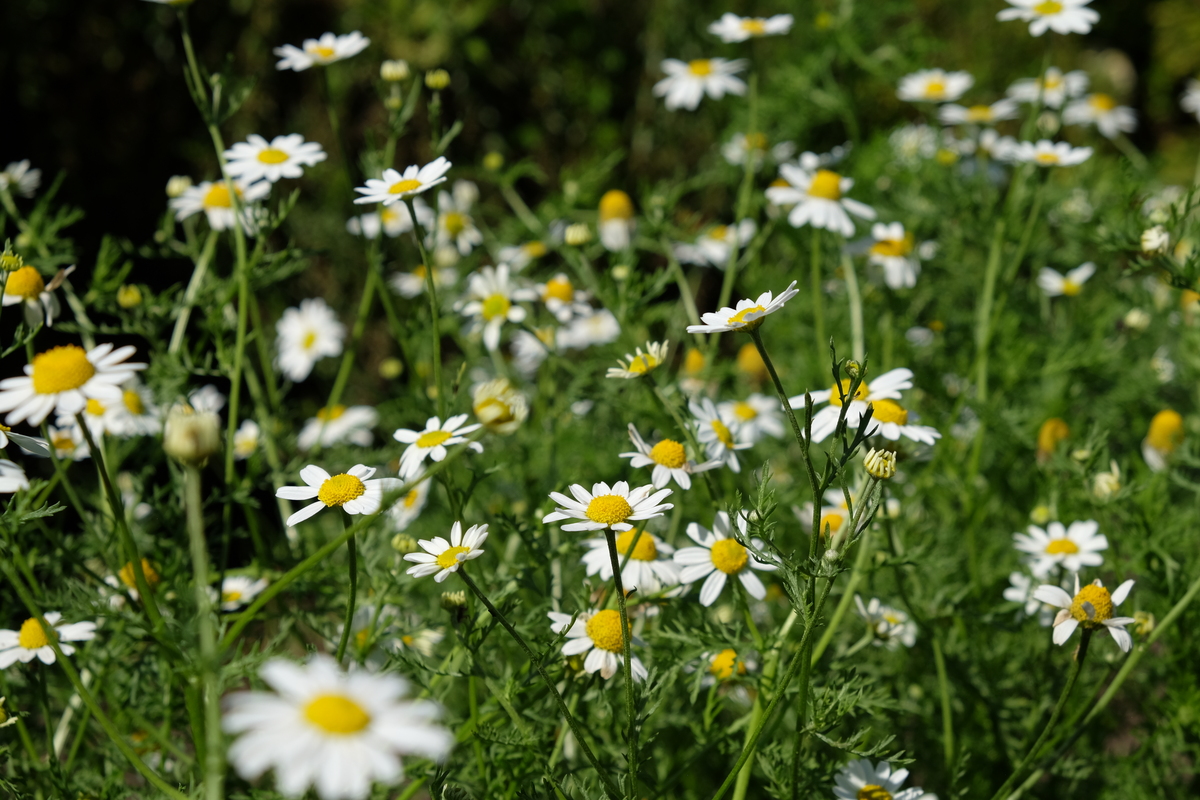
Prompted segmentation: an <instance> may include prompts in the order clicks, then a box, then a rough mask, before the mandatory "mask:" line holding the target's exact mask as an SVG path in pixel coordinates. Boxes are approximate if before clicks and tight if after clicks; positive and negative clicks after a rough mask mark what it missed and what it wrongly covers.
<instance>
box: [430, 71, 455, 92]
mask: <svg viewBox="0 0 1200 800" xmlns="http://www.w3.org/2000/svg"><path fill="white" fill-rule="evenodd" d="M425 85H426V86H427V87H429V88H430V89H433V90H434V91H435V92H440V91H441V90H442V89H445V88H446V87H447V86H449V85H450V73H449V72H446V70H444V69H431V70H430V71H429V72H426V73H425Z"/></svg>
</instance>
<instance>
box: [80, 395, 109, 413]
mask: <svg viewBox="0 0 1200 800" xmlns="http://www.w3.org/2000/svg"><path fill="white" fill-rule="evenodd" d="M83 410H84V411H86V412H87V413H88V414H90V415H92V416H93V417H102V416H104V403H101V402H100V401H99V400H97V399H96V398H94V397H90V398H88V401H87V405H86V406H84V409H83Z"/></svg>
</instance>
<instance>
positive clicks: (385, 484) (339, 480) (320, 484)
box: [275, 464, 401, 528]
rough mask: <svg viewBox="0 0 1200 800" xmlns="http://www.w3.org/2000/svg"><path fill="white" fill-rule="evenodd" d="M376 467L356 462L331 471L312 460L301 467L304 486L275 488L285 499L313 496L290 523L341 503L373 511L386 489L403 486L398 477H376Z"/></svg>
mask: <svg viewBox="0 0 1200 800" xmlns="http://www.w3.org/2000/svg"><path fill="white" fill-rule="evenodd" d="M374 474H375V469H374V467H365V466H363V465H362V464H355V465H354V466H353V467H351V468H350V471H349V472H343V473H341V474H339V475H330V474H329V473H328V472H326V471H325V470H323V469H321V468H320V467H318V466H315V465H313V464H309V465H308V466H307V467H305V468H304V469H302V470H300V479H301V480H302V481H304V483H305V484H307V485H305V486H284V487H281V488H280V489H279V490H278V491H276V492H275V496H276V497H282V498H283V499H284V500H312V499H313V498H314V497H315V498H316V499H317V502H315V503H310V504H309V505H307V506H305V507H304V508H302V509H300V510H299V511H297V512H296V513H295V514H292V515H291V516H290V517H288V518H287V525H288V527H289V528H290V527H292V526H293V525H295V524H297V523H299V522H303V521H304V520H306V519H308V518H309V517H311V516H313V515H314V514H316V513H317V512H318V511H320V510H321V509H322V508H333V507H334V506H341V507H342V509H343V510H344V511H345V512H346V513H347V514H374V513H375V512H376V511H378V510H379V507H380V505H382V504H383V494H384V492H390V491H394V490H396V489H399V488H400V486H401V483H400V481H398V480H397V479H395V478H375V479H374V480H368V478H370V477H371V476H372V475H374Z"/></svg>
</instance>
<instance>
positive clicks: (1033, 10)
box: [996, 0, 1100, 36]
mask: <svg viewBox="0 0 1200 800" xmlns="http://www.w3.org/2000/svg"><path fill="white" fill-rule="evenodd" d="M1007 2H1008V4H1009V5H1010V6H1011V8H1006V9H1004V10H1002V11H999V12H997V13H996V19H998V20H1000V21H1001V22H1005V21H1007V20H1012V19H1019V20H1021V21H1022V22H1028V23H1029V33H1030V35H1032V36H1041V35H1042V34H1043V33H1045V32H1046V31H1048V30H1050V31H1054V32H1055V33H1063V34H1066V33H1087V32H1088V31H1090V30H1091V29H1092V26H1093V25H1095V24H1096V23H1097V22H1099V21H1100V15H1099V14H1098V13H1097V12H1096V11H1095V10H1094V9H1091V8H1087V5H1088V4H1089V3H1091V2H1092V0H1007Z"/></svg>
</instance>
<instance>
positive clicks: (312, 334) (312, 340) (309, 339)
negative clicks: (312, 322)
mask: <svg viewBox="0 0 1200 800" xmlns="http://www.w3.org/2000/svg"><path fill="white" fill-rule="evenodd" d="M316 343H317V332H316V331H309V332H308V333H306V334H304V339H303V340H301V342H300V346H301V347H302V348H304V349H305V350H311V349H312V346H313V345H314V344H316Z"/></svg>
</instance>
